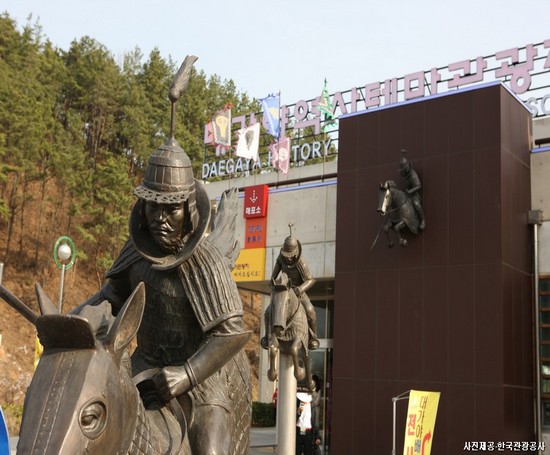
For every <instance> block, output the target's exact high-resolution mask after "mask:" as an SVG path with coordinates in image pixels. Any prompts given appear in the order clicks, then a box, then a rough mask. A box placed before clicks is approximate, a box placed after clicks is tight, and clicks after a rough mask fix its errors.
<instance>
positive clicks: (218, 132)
mask: <svg viewBox="0 0 550 455" xmlns="http://www.w3.org/2000/svg"><path fill="white" fill-rule="evenodd" d="M212 130H213V133H214V143H215V144H217V145H223V146H225V147H230V146H231V105H227V106H225V107H224V108H223V109H222V110H221V111H218V112H216V113H215V114H214V116H213V117H212Z"/></svg>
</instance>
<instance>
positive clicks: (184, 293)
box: [81, 121, 252, 455]
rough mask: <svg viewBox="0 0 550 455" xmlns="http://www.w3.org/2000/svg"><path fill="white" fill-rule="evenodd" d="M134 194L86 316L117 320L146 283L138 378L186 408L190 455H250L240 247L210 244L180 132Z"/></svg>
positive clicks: (205, 207)
mask: <svg viewBox="0 0 550 455" xmlns="http://www.w3.org/2000/svg"><path fill="white" fill-rule="evenodd" d="M172 125H173V121H172ZM134 194H135V195H136V196H137V198H138V200H137V202H136V204H135V205H134V208H133V210H132V212H131V215H130V239H129V240H128V241H127V243H126V245H125V246H124V247H123V249H122V251H121V253H120V255H119V257H118V259H116V261H115V263H114V265H113V266H112V268H111V269H110V270H109V272H108V273H107V275H106V282H105V284H104V285H103V287H102V288H101V290H100V291H99V292H98V293H97V294H96V295H94V296H93V297H91V298H90V299H89V300H88V301H87V302H85V304H83V306H84V307H85V306H87V305H98V304H100V303H101V302H103V301H104V300H107V301H109V302H110V303H111V305H112V308H113V313H114V315H116V314H117V312H118V311H119V310H120V308H121V307H122V305H123V304H124V302H125V301H126V299H127V298H128V296H129V295H130V293H131V292H132V290H133V289H134V288H135V287H136V286H137V285H138V284H139V283H140V282H143V283H144V284H145V291H146V292H145V296H146V302H145V310H144V315H143V319H142V323H141V325H140V327H139V330H138V332H137V347H136V349H135V352H134V354H133V356H132V359H131V365H132V374H133V375H134V376H136V375H139V374H140V373H142V372H144V371H146V370H149V369H152V368H156V369H158V372H157V373H156V374H155V375H154V376H153V377H152V380H153V382H154V384H155V386H156V388H157V390H158V392H159V395H160V397H161V399H162V400H163V401H164V402H168V401H169V400H171V399H172V398H174V397H175V398H177V399H178V401H179V402H180V404H181V407H182V409H183V410H184V413H185V416H186V420H187V423H188V436H189V443H190V447H191V453H192V454H193V455H201V454H205V455H206V454H219V455H227V454H231V455H241V454H242V455H244V454H248V450H249V439H248V432H249V426H250V419H251V405H252V403H251V396H250V383H249V380H250V371H249V364H248V359H247V357H246V355H245V353H244V351H243V347H244V345H245V343H246V342H247V340H248V338H249V333H248V332H246V331H245V329H244V324H243V309H242V302H241V300H240V296H239V293H238V290H237V286H236V284H235V282H234V281H233V279H232V277H231V270H230V269H231V266H230V265H229V263H230V260H231V258H228V256H231V254H233V253H234V251H232V250H234V247H235V242H234V240H232V239H224V238H221V239H220V238H219V236H218V237H217V238H215V236H214V235H210V236H207V235H206V234H207V229H208V228H209V219H210V201H209V199H208V197H207V195H206V192H205V190H204V188H203V186H202V184H201V183H200V182H199V181H197V180H195V179H194V177H193V170H192V166H191V162H190V159H189V157H188V156H187V154H186V153H185V152H184V150H183V149H182V148H181V147H180V146H179V145H178V143H177V142H176V140H175V139H174V137H173V129H172V133H171V137H170V138H169V139H168V140H167V141H166V142H165V143H164V144H163V145H161V146H160V147H159V148H158V149H157V150H156V151H155V152H154V153H153V154H152V155H151V157H150V159H149V164H148V167H147V170H146V174H145V177H144V179H143V183H142V184H141V185H139V186H138V187H137V188H136V189H135V190H134ZM224 242H225V243H226V245H225V246H224ZM224 248H226V250H229V253H228V254H226V253H227V251H223V249H224ZM233 259H234V256H233ZM81 307H82V306H81Z"/></svg>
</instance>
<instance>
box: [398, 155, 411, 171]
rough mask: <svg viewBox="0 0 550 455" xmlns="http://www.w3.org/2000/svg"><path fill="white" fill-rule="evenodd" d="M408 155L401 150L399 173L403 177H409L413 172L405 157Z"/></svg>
mask: <svg viewBox="0 0 550 455" xmlns="http://www.w3.org/2000/svg"><path fill="white" fill-rule="evenodd" d="M406 153H407V151H406V150H401V158H399V173H400V174H401V175H407V174H408V173H409V171H410V170H411V162H410V161H409V160H408V159H407V157H406V156H405V154H406Z"/></svg>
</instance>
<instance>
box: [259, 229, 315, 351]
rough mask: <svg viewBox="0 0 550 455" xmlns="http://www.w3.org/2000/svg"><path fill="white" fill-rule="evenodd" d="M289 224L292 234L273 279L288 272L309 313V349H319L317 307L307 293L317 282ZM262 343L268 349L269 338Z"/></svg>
mask: <svg viewBox="0 0 550 455" xmlns="http://www.w3.org/2000/svg"><path fill="white" fill-rule="evenodd" d="M288 226H289V228H290V235H289V236H288V237H287V238H286V239H285V241H284V244H283V247H282V248H281V251H280V253H279V256H278V257H277V260H276V262H275V267H274V268H273V272H272V274H271V279H272V281H274V280H276V279H277V277H278V276H279V274H281V273H284V274H286V275H287V276H288V277H289V278H290V281H291V282H292V289H293V291H294V293H295V294H296V297H298V300H299V301H300V303H301V304H302V306H303V307H304V310H305V312H306V315H307V323H308V326H309V345H308V349H317V348H318V347H319V340H318V339H317V315H316V314H315V308H314V307H313V304H312V303H311V300H309V297H308V295H307V294H306V291H307V290H308V289H310V288H311V287H312V286H313V285H314V284H315V279H314V278H313V275H312V273H311V272H310V270H309V267H308V266H307V264H306V262H305V260H304V258H303V257H302V244H301V243H300V241H299V240H298V239H297V238H296V237H294V236H293V235H292V226H293V224H292V223H289V225H288ZM261 345H262V347H264V349H267V338H265V337H264V338H262V340H261Z"/></svg>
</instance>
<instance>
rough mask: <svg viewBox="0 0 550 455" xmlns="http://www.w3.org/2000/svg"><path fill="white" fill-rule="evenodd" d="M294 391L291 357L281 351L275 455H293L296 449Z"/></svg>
mask: <svg viewBox="0 0 550 455" xmlns="http://www.w3.org/2000/svg"><path fill="white" fill-rule="evenodd" d="M296 391H297V385H296V378H295V377H294V365H293V363H292V357H290V356H289V355H287V354H283V353H282V352H281V353H280V355H279V392H278V401H277V403H278V404H277V455H293V454H294V453H295V451H296Z"/></svg>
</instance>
